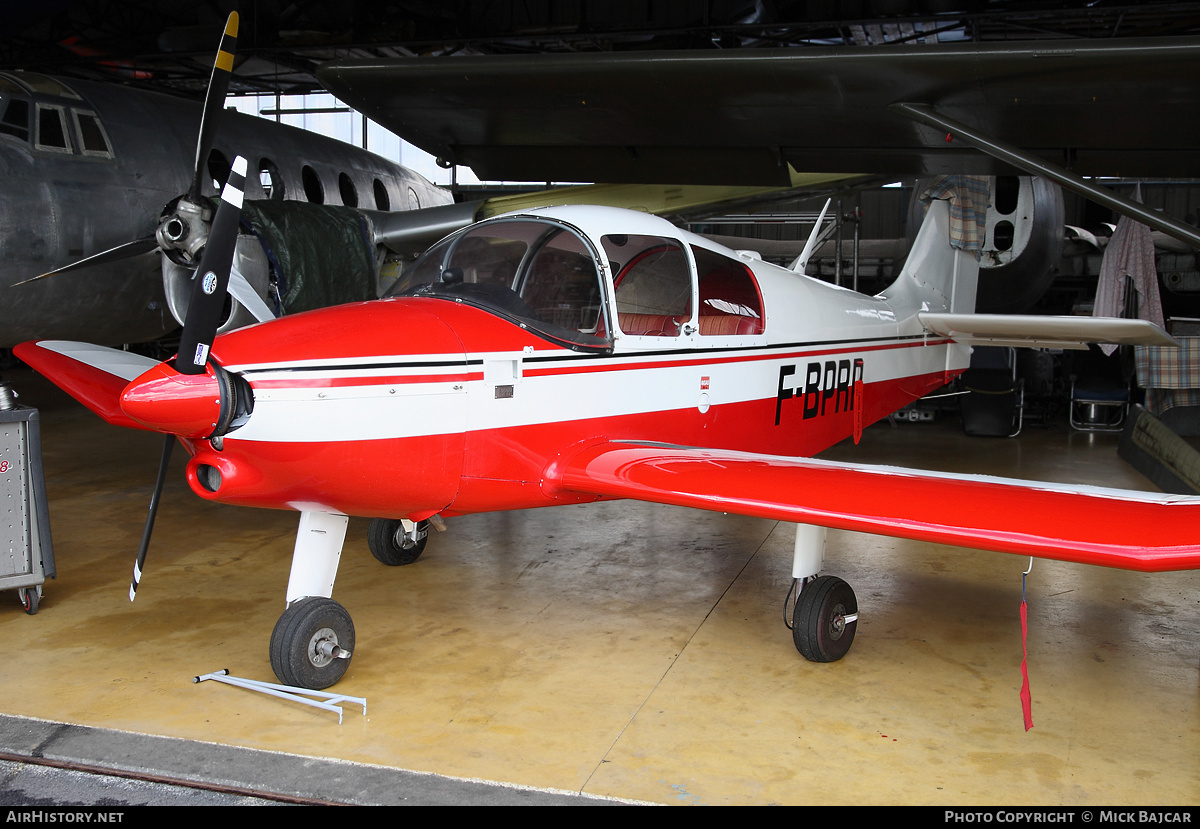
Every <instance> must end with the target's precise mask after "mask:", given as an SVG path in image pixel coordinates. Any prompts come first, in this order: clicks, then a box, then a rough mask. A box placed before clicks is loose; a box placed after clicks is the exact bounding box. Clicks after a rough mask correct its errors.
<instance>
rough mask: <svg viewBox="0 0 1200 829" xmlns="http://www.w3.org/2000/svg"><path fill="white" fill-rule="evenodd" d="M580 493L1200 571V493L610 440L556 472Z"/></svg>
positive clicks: (1128, 566) (1085, 560)
mask: <svg viewBox="0 0 1200 829" xmlns="http://www.w3.org/2000/svg"><path fill="white" fill-rule="evenodd" d="M556 474H557V477H558V484H559V486H561V488H562V489H564V490H568V491H571V492H580V493H589V494H592V495H600V496H605V497H610V498H631V499H635V500H639V501H651V502H655V503H660V504H674V505H676V506H684V507H697V508H700V509H707V510H716V511H720V512H732V513H736V514H738V515H752V516H756V517H760V518H773V519H777V520H782V521H794V522H797V523H802V524H815V525H818V526H822V527H830V528H833V529H840V530H854V531H857V532H867V533H875V534H878V535H889V536H896V537H899V538H912V539H917V540H919V541H931V542H934V543H938V544H952V545H957V546H960V547H969V548H973V549H977V550H994V551H997V552H1006V553H1019V554H1022V555H1029V556H1038V557H1041V558H1051V559H1059V560H1062V561H1073V562H1079V563H1082V564H1098V565H1102V566H1104V567H1115V568H1119V569H1125V570H1140V571H1147V572H1159V571H1166V570H1193V569H1200V497H1194V496H1182V495H1164V494H1160V493H1149V492H1132V491H1126V490H1115V489H1101V488H1098V487H1083V486H1077V487H1076V486H1066V485H1061V484H1043V483H1031V482H1028V481H1016V480H1010V479H1005V478H993V477H986V476H972V475H952V474H945V473H937V472H923V471H914V470H909V469H900V468H896V467H886V466H871V465H866V464H847V463H836V462H832V461H823V460H815V459H809V458H791V457H778V456H773V455H755V454H751V453H746V452H732V451H725V450H714V449H698V448H692V447H680V446H666V445H662V444H645V443H633V442H609V443H599V444H596V445H593V446H591V447H588V448H586V449H583V450H582V451H580V452H579V453H578V454H576V455H575V456H574V457H572V458H571V459H569V460H567V461H566V462H565V463H564V464H563V465H562V466H561V467H560V468H559V469H558V470H557V473H556Z"/></svg>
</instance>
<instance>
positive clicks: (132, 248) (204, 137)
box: [11, 12, 239, 288]
mask: <svg viewBox="0 0 1200 829" xmlns="http://www.w3.org/2000/svg"><path fill="white" fill-rule="evenodd" d="M238 21H239V18H238V13H237V12H230V14H229V17H228V19H227V20H226V21H225V31H224V33H223V34H222V35H221V45H220V47H219V48H218V50H217V56H216V59H215V60H214V61H213V68H212V74H211V75H210V76H209V81H208V89H207V91H206V92H205V97H204V109H203V110H202V113H201V116H200V129H199V133H198V135H197V138H196V160H195V164H194V165H193V168H192V179H191V185H190V186H189V187H188V192H187V194H186V195H184V196H181V197H180V198H179V199H178V202H179V203H182V202H185V201H186V202H187V204H186V205H185V206H184V210H180V209H179V204H176V205H175V206H174V208H173V210H172V211H168V212H171V213H172V215H170V216H166V217H159V218H160V222H159V227H158V229H157V230H156V231H155V233H154V235H152V236H147V237H145V238H142V239H135V240H133V241H130V242H124V243H122V244H120V245H116V246H114V247H111V248H108V249H107V250H103V251H100V252H99V253H96V254H93V255H92V256H89V257H87V258H85V259H80V260H78V261H76V262H72V263H70V264H68V265H63V266H62V267H60V268H56V269H55V270H52V271H49V272H47V273H43V274H39V275H38V276H35V277H32V278H31V279H26V280H23V281H21V282H17V283H14V284H13V285H12V286H11V287H14V288H15V287H17V286H18V285H24V284H27V283H29V282H34V281H36V280H39V279H45V278H47V277H50V276H56V275H58V274H62V273H68V272H70V271H74V270H80V269H83V268H87V267H90V266H92V265H100V264H104V263H107V262H114V261H117V260H121V259H131V258H133V257H136V256H140V255H142V254H145V253H149V252H151V251H153V250H154V249H155V248H161V249H162V250H164V251H169V252H170V253H172V254H178V253H180V252H185V251H186V250H187V246H188V245H190V246H191V248H193V249H196V248H199V246H200V243H199V242H198V241H197V240H196V239H195V238H194V237H195V236H196V235H197V234H202V233H203V228H202V227H192V226H191V225H192V224H198V223H199V219H198V217H199V216H201V215H202V213H203V208H204V207H205V206H206V205H205V204H204V203H203V201H202V197H201V190H202V188H203V185H204V179H205V176H206V175H207V174H208V156H209V153H210V152H211V151H212V145H213V138H214V136H216V133H217V128H218V126H220V121H221V113H222V112H223V111H224V107H225V94H226V93H227V92H228V91H229V77H230V74H231V72H232V70H233V55H234V48H235V46H236V44H237V32H238ZM180 215H187V216H193V215H194V216H196V217H197V219H196V220H195V221H194V222H187V221H186V220H182V219H180V218H179V217H180ZM172 221H175V222H180V221H182V222H183V224H182V225H180V224H176V225H174V226H173V233H174V234H182V235H183V236H184V237H188V238H184V239H182V240H179V239H172V238H171V236H169V235H168V234H167V233H166V231H165V228H166V227H167V226H168V225H169V224H170V223H171V222H172ZM183 258H185V259H187V260H188V264H190V262H191V259H190V255H185V256H184V257H183Z"/></svg>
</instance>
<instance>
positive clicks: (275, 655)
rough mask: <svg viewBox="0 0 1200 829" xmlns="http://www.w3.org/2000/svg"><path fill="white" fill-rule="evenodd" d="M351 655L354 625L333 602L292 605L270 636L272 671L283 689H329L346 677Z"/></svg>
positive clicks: (314, 598)
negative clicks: (287, 687)
mask: <svg viewBox="0 0 1200 829" xmlns="http://www.w3.org/2000/svg"><path fill="white" fill-rule="evenodd" d="M353 652H354V623H353V622H352V621H351V620H350V614H349V613H347V612H346V608H344V607H342V606H341V605H340V604H338V603H337V602H335V601H334V600H333V599H326V598H323V597H318V596H310V597H307V598H304V599H300V600H299V601H296V602H293V603H292V604H291V605H290V606H289V607H288V609H287V610H285V611H284V612H283V615H282V616H280V617H279V621H278V622H276V623H275V630H274V631H273V632H272V633H271V669H272V670H274V671H275V676H277V677H279V681H280V682H282V683H283V684H284V685H294V686H296V687H298V688H309V689H312V690H314V691H319V690H321V689H322V688H328V687H329V686H330V685H333V684H334V683H336V682H337V681H338V680H339V679H341V678H342V676H343V675H345V673H346V669H347V668H349V667H350V656H351V655H352V654H353Z"/></svg>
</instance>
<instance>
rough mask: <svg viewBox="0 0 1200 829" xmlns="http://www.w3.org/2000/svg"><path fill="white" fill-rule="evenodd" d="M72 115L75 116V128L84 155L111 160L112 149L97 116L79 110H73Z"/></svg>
mask: <svg viewBox="0 0 1200 829" xmlns="http://www.w3.org/2000/svg"><path fill="white" fill-rule="evenodd" d="M71 113H72V114H73V115H74V116H75V128H76V129H77V130H78V132H79V142H80V147H81V148H82V149H83V154H84V155H90V156H103V157H106V158H111V157H112V154H113V152H112V147H110V146H109V143H108V136H107V135H106V134H105V132H104V125H103V124H101V123H100V119H99V118H97V117H96V114H95V113H94V112H85V111H83V110H78V109H76V110H71Z"/></svg>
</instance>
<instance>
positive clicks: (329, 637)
mask: <svg viewBox="0 0 1200 829" xmlns="http://www.w3.org/2000/svg"><path fill="white" fill-rule="evenodd" d="M349 658H350V652H349V651H347V650H346V649H344V648H342V647H341V646H339V645H338V637H337V634H336V633H334V632H333V629H332V628H321V629H320V630H318V631H317V632H316V633H314V634H313V635H312V638H311V639H309V640H308V661H309V662H311V663H312V664H313V667H315V668H324V667H325V666H326V665H328V664H329V663H331V662H333V660H335V659H349Z"/></svg>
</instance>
